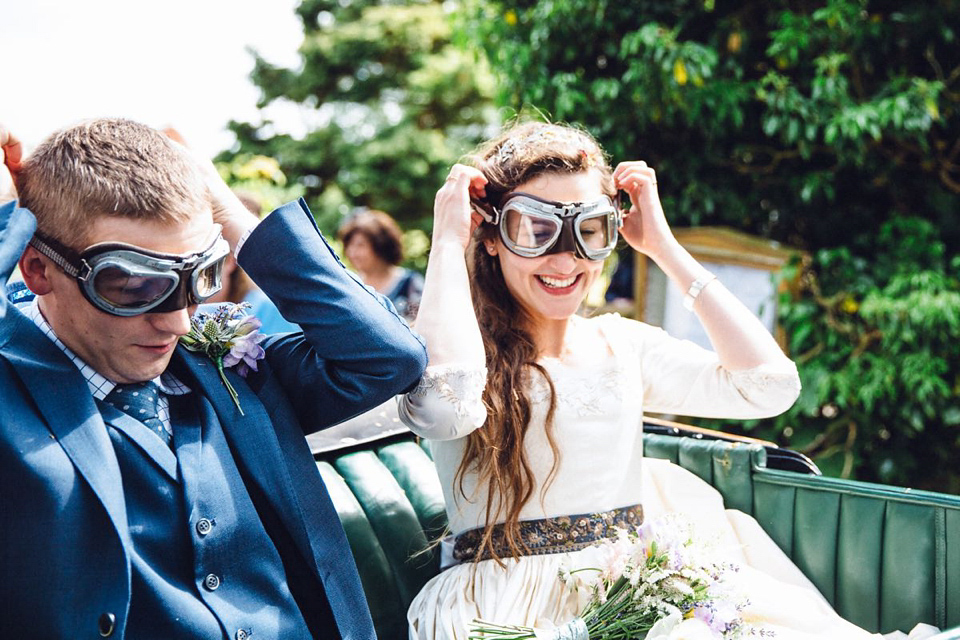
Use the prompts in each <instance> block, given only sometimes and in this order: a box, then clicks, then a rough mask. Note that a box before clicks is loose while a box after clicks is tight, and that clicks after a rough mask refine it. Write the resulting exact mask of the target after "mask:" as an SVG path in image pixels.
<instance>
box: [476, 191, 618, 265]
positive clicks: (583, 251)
mask: <svg viewBox="0 0 960 640" xmlns="http://www.w3.org/2000/svg"><path fill="white" fill-rule="evenodd" d="M473 205H474V210H475V211H477V213H479V214H480V215H481V216H482V217H483V219H484V220H486V221H487V223H489V224H492V225H495V226H497V227H498V228H499V229H500V239H501V240H502V241H503V244H504V246H506V247H507V249H509V250H510V251H512V252H513V253H515V254H517V255H518V256H522V257H524V258H535V257H537V256H543V255H547V254H551V253H563V252H565V251H572V252H574V254H575V255H576V256H577V257H578V258H586V259H588V260H604V259H605V258H606V257H607V256H609V255H610V253H611V252H612V251H613V250H614V248H616V246H617V240H618V239H619V237H620V236H619V231H618V230H619V228H620V224H621V222H622V220H623V214H622V212H621V211H620V207H619V206H617V202H616V201H615V200H614V199H613V198H611V197H610V196H606V195H605V196H603V197H601V198H598V199H596V200H593V201H591V202H555V201H553V200H544V199H543V198H538V197H537V196H535V195H531V194H529V193H523V192H521V191H515V192H513V193H510V194H508V195H507V196H506V197H505V198H504V199H503V201H502V202H501V203H500V206H499V207H494V206H493V205H490V204H489V203H486V202H482V201H480V200H476V199H474V200H473Z"/></svg>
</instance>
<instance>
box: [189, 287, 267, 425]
mask: <svg viewBox="0 0 960 640" xmlns="http://www.w3.org/2000/svg"><path fill="white" fill-rule="evenodd" d="M249 311H250V305H249V304H247V303H246V302H241V303H240V304H222V305H220V306H219V307H217V308H216V309H215V310H214V311H213V312H212V313H210V312H206V311H198V312H197V313H195V314H194V315H193V318H191V319H190V331H189V332H188V333H187V335H185V336H181V337H180V343H181V344H182V345H183V346H184V347H186V348H187V349H189V350H190V351H197V352H200V353H205V354H207V356H208V357H209V358H210V359H211V360H213V362H214V364H216V365H217V372H218V373H219V374H220V379H221V380H223V384H224V385H225V386H226V387H227V391H228V392H229V393H230V397H231V398H232V399H233V403H234V404H235V405H237V410H239V411H240V415H244V413H243V409H241V408H240V400H239V398H238V397H237V391H236V389H234V388H233V385H231V384H230V381H229V380H227V376H226V374H225V373H224V368H225V367H234V366H235V367H236V368H237V373H238V374H240V375H241V376H242V377H244V378H245V377H246V376H247V374H248V373H249V372H250V370H251V369H252V370H253V371H256V370H257V361H258V360H261V359H262V358H263V356H264V355H266V352H264V350H263V347H261V346H260V342H261V341H262V340H263V339H264V337H265V336H264V335H263V334H262V333H260V320H258V319H257V318H256V317H254V316H252V315H250V314H249Z"/></svg>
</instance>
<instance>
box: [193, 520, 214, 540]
mask: <svg viewBox="0 0 960 640" xmlns="http://www.w3.org/2000/svg"><path fill="white" fill-rule="evenodd" d="M211 531H213V523H212V522H210V521H209V520H207V519H206V518H200V519H199V520H197V533H198V534H200V535H201V536H205V535H207V534H208V533H210V532H211Z"/></svg>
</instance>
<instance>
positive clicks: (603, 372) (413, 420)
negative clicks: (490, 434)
mask: <svg viewBox="0 0 960 640" xmlns="http://www.w3.org/2000/svg"><path fill="white" fill-rule="evenodd" d="M575 321H576V322H582V323H595V326H596V327H597V329H598V330H599V332H600V333H601V335H602V336H603V337H604V338H605V340H606V342H607V345H608V349H607V350H606V353H595V354H591V357H590V358H589V359H587V360H586V361H583V360H576V361H574V360H570V359H567V358H564V359H557V358H544V359H541V360H540V362H539V364H540V365H541V366H542V367H543V368H544V369H545V370H546V371H547V373H548V374H549V375H550V379H551V380H552V382H553V385H554V388H555V390H556V408H555V413H554V420H553V432H554V440H555V442H556V443H557V446H558V448H559V450H560V463H559V466H558V468H557V469H556V472H555V475H554V477H553V480H552V482H551V484H550V486H549V487H548V490H547V491H545V492H544V491H542V488H543V485H544V483H545V482H546V480H547V478H548V477H549V476H550V472H551V469H552V467H553V463H554V457H553V453H552V451H551V448H550V445H549V442H548V440H547V436H546V430H545V421H546V415H547V411H548V409H549V401H550V393H549V387H548V385H547V383H546V381H545V380H544V379H543V378H542V376H540V375H539V374H538V373H537V372H531V373H530V375H529V383H528V394H529V397H530V399H531V401H532V402H531V404H532V407H531V409H532V415H531V420H530V426H529V428H528V431H527V434H526V437H525V440H524V447H525V449H526V453H527V457H528V460H529V462H530V466H531V469H532V470H533V474H534V477H535V478H536V486H535V490H534V493H533V496H534V497H533V498H532V499H531V500H530V501H529V502H528V503H527V504H526V505H525V506H524V507H523V509H522V511H521V514H520V519H521V520H533V519H540V518H547V517H554V516H561V515H569V514H576V513H591V512H597V511H606V510H610V509H615V508H618V507H624V506H628V505H633V504H638V503H640V502H641V500H642V497H641V492H642V489H641V487H642V482H641V472H642V469H641V456H642V453H643V444H642V414H643V411H644V410H648V411H656V412H661V413H671V414H677V415H685V416H696V415H711V416H719V417H729V418H750V417H755V416H758V415H762V414H766V415H769V414H770V413H776V412H777V411H776V408H778V407H782V409H780V410H783V409H786V408H787V407H789V406H790V404H792V402H793V401H794V399H795V398H796V395H797V392H798V390H799V379H798V377H797V373H796V368H795V367H794V366H793V364H792V363H791V362H790V361H789V360H787V359H784V364H783V366H782V368H778V369H773V368H770V367H766V368H762V369H761V368H758V369H751V370H749V371H741V372H731V371H728V370H726V369H724V368H723V367H722V366H721V365H720V363H719V361H718V359H717V356H716V354H714V353H713V352H710V351H707V350H705V349H702V348H700V347H698V346H696V345H694V344H693V343H690V342H687V341H681V340H677V339H674V338H672V337H670V336H668V335H667V334H666V333H665V332H663V331H662V330H660V329H657V328H654V327H651V326H649V325H646V324H643V323H640V322H636V321H633V320H627V319H624V318H621V317H620V316H618V315H605V316H600V317H597V318H593V319H589V320H585V319H582V318H576V319H575ZM484 384H485V372H484V371H483V370H482V369H479V370H478V369H476V368H472V369H471V368H458V367H450V366H446V367H431V368H428V370H427V374H426V375H425V376H424V379H423V381H422V382H421V384H420V386H419V387H418V388H417V389H415V390H414V391H412V392H411V393H409V394H407V396H405V397H403V398H402V399H401V400H400V415H401V417H402V418H403V419H404V421H405V422H406V423H407V424H408V425H409V426H410V428H411V429H412V430H413V431H414V432H416V433H417V434H419V435H421V436H423V437H425V438H429V439H431V440H433V441H432V442H431V443H430V446H431V451H432V453H433V456H434V461H435V463H436V466H437V471H438V473H439V475H440V481H441V484H442V486H443V489H444V499H445V502H446V505H447V516H448V520H449V526H450V530H451V532H452V533H454V534H457V533H461V532H463V531H465V530H468V529H473V528H477V527H482V526H483V525H484V524H485V505H486V501H487V495H486V487H485V486H479V485H478V484H477V476H476V474H475V473H474V472H471V471H468V472H467V473H465V474H464V476H463V495H461V494H460V486H459V483H458V482H456V478H455V476H456V471H457V469H458V467H459V465H460V461H461V459H462V456H463V451H464V445H465V442H466V440H465V438H466V436H467V435H469V433H470V432H471V431H473V430H474V429H476V428H482V426H481V425H482V424H483V422H484V420H485V419H486V414H485V411H484V409H483V404H482V402H481V400H480V397H481V394H482V392H483V385H484ZM772 407H773V409H771V408H772ZM464 496H466V498H465V497H464Z"/></svg>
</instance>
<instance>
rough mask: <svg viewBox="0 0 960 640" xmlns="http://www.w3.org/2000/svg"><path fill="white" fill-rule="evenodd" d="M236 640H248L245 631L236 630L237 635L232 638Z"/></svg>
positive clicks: (247, 634) (248, 636)
mask: <svg viewBox="0 0 960 640" xmlns="http://www.w3.org/2000/svg"><path fill="white" fill-rule="evenodd" d="M233 637H234V638H236V640H248V638H250V634H249V633H247V630H246V629H237V633H236V634H234V636H233Z"/></svg>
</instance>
